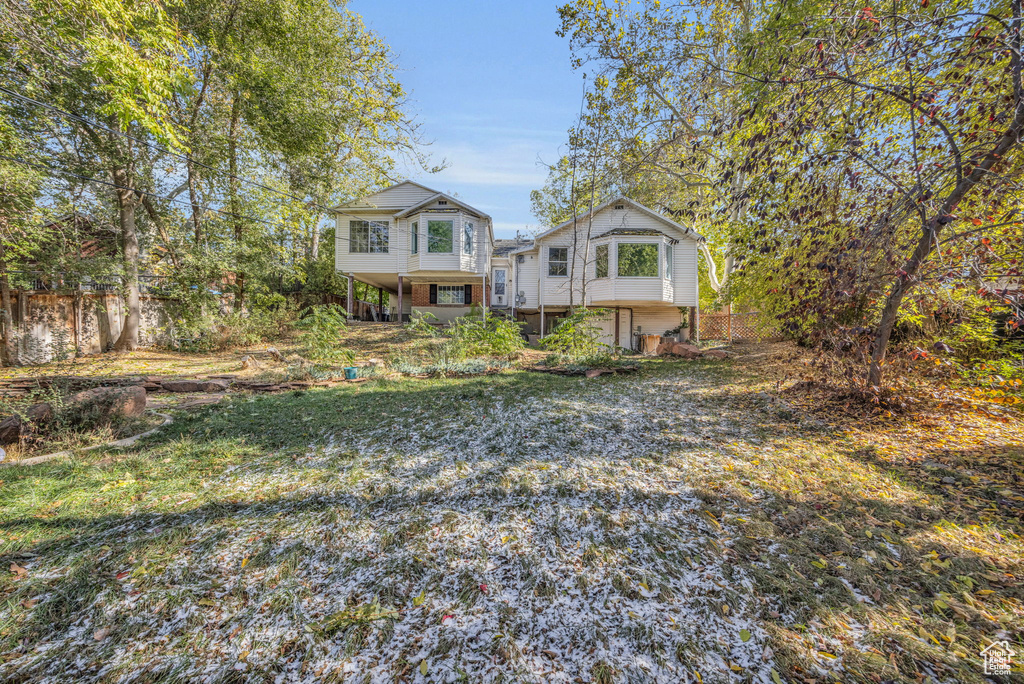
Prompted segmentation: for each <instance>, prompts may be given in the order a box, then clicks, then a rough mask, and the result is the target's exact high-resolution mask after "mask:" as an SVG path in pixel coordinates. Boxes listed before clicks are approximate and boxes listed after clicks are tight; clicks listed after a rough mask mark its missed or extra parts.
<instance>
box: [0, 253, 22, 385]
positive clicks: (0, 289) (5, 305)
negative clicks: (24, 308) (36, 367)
mask: <svg viewBox="0 0 1024 684" xmlns="http://www.w3.org/2000/svg"><path fill="white" fill-rule="evenodd" d="M0 305H2V309H3V310H2V312H0V323H2V324H3V344H2V345H0V366H17V365H18V350H17V348H16V347H15V345H14V305H13V304H12V303H11V282H10V280H8V276H7V254H6V252H5V248H4V241H3V240H2V239H0Z"/></svg>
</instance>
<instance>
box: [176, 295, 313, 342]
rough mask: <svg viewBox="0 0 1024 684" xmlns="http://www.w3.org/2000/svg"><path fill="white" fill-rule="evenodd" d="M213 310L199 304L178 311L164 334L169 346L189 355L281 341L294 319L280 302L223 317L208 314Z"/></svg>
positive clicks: (269, 302) (286, 304) (288, 308)
mask: <svg viewBox="0 0 1024 684" xmlns="http://www.w3.org/2000/svg"><path fill="white" fill-rule="evenodd" d="M213 307H214V305H212V304H209V303H206V305H204V304H203V303H202V302H196V307H195V308H192V309H190V308H188V307H185V306H183V307H181V309H180V311H179V314H180V315H179V316H178V317H177V318H176V319H175V321H174V323H173V324H172V325H171V326H169V330H168V331H167V332H168V334H167V337H168V338H170V343H171V346H172V347H173V348H175V349H178V350H180V351H189V352H205V351H219V350H222V349H229V348H231V347H249V346H252V345H255V344H260V343H261V342H267V341H269V340H274V339H277V338H279V337H281V336H282V335H283V334H284V332H285V331H286V330H287V329H288V327H289V326H290V325H291V324H292V321H293V320H294V319H295V308H294V307H293V306H290V305H289V304H288V303H287V302H286V301H285V300H284V299H283V298H281V299H280V300H274V301H266V302H265V303H264V305H254V306H253V307H252V308H251V309H249V310H247V311H231V312H229V313H226V314H222V313H219V312H217V313H216V314H211V313H210V310H211V309H212V308H213Z"/></svg>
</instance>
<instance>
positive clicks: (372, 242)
mask: <svg viewBox="0 0 1024 684" xmlns="http://www.w3.org/2000/svg"><path fill="white" fill-rule="evenodd" d="M389 232H390V222H389V221H349V222H348V251H349V252H352V253H356V254H387V253H388V233H389Z"/></svg>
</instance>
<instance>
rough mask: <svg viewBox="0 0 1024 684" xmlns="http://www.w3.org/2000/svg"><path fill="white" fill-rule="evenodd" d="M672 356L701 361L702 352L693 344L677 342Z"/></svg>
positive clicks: (673, 346) (674, 344)
mask: <svg viewBox="0 0 1024 684" xmlns="http://www.w3.org/2000/svg"><path fill="white" fill-rule="evenodd" d="M672 355H673V356H681V357H682V358H684V359H699V358H700V357H701V351H700V349H698V348H697V347H695V346H693V345H692V344H686V343H685V342H675V343H673V344H672Z"/></svg>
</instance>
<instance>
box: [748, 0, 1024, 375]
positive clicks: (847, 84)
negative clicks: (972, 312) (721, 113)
mask: <svg viewBox="0 0 1024 684" xmlns="http://www.w3.org/2000/svg"><path fill="white" fill-rule="evenodd" d="M980 9H981V10H983V11H979V9H976V8H974V7H973V6H971V5H968V4H964V3H956V2H940V3H935V4H930V3H928V2H923V3H921V2H904V3H896V4H894V5H891V6H886V7H885V8H884V9H882V8H879V9H872V8H870V7H869V8H864V9H862V10H856V11H853V10H850V9H849V8H848V7H847V6H841V5H833V4H830V3H820V2H806V3H789V4H787V5H785V6H784V7H783V8H782V10H781V11H780V12H778V13H777V14H776V15H775V16H774V17H773V18H772V19H771V20H770V21H768V22H766V23H765V25H764V26H763V27H762V28H761V29H760V30H759V31H758V33H757V35H755V36H751V38H750V40H749V41H748V42H747V44H746V45H745V54H744V60H743V62H742V64H741V66H740V70H741V72H742V73H743V76H744V78H745V79H747V83H748V86H747V89H746V94H747V98H748V101H749V102H750V107H749V108H747V109H746V110H745V111H744V112H743V115H742V120H743V121H744V124H743V125H742V126H734V127H732V129H731V130H730V132H729V134H728V135H729V137H730V138H731V139H732V140H733V141H734V142H735V143H737V144H739V145H740V146H741V147H742V148H743V149H744V150H745V154H744V155H743V157H742V162H741V164H740V165H739V166H738V167H737V170H743V171H744V172H746V173H748V174H752V175H755V176H756V177H757V178H758V181H757V182H756V183H755V184H754V186H753V187H751V188H748V190H747V191H746V194H747V195H748V196H749V198H750V202H751V206H752V207H754V209H753V213H754V214H755V216H756V218H757V219H758V222H759V223H760V224H761V227H760V228H758V229H756V230H753V231H752V232H749V233H748V234H747V242H746V246H745V257H746V262H747V265H748V266H750V265H753V264H755V263H756V262H757V260H758V259H759V258H762V257H761V256H760V255H761V254H763V253H764V252H765V251H766V250H768V251H770V250H772V249H778V248H783V249H786V248H793V247H796V248H798V249H799V248H800V247H801V245H807V244H809V245H811V247H812V249H811V250H809V252H807V253H806V254H805V256H806V259H805V260H803V261H802V262H798V260H797V259H791V260H790V262H789V263H784V266H785V267H786V268H785V270H783V271H782V273H780V274H778V275H779V280H778V281H776V283H775V285H776V287H782V288H786V289H788V290H789V291H790V292H792V293H795V292H797V290H800V289H802V290H803V293H802V296H794V297H793V301H792V303H791V310H792V311H793V312H794V313H798V314H799V313H801V312H802V313H803V314H804V315H807V316H811V317H818V318H820V319H821V322H822V323H823V324H825V325H829V324H835V323H837V322H843V317H842V316H841V315H836V314H837V313H840V312H844V311H845V312H853V313H854V314H855V315H854V316H852V317H849V319H848V321H846V322H849V321H853V322H854V325H859V326H862V327H865V326H866V327H867V328H868V332H869V333H870V334H869V335H868V336H867V337H868V339H870V348H869V350H868V351H869V353H870V364H869V368H868V371H867V374H866V381H867V384H868V385H869V386H875V387H877V386H879V385H880V384H881V380H882V367H883V364H884V361H885V357H886V352H887V349H888V345H889V340H890V338H891V336H892V332H893V329H894V327H895V325H896V323H897V320H898V318H899V315H900V313H901V309H902V306H903V304H904V302H905V300H906V298H907V296H908V294H910V293H913V292H917V293H919V294H921V295H924V294H925V291H926V290H927V289H928V288H932V289H933V291H934V289H935V288H951V287H957V286H962V284H964V283H966V282H969V281H973V282H975V283H976V284H977V286H978V287H982V288H983V289H984V287H985V285H984V283H985V282H986V281H991V280H992V279H993V277H994V276H997V275H998V272H993V271H991V270H990V269H988V268H985V264H988V265H998V267H999V268H1000V269H1003V270H1005V268H1006V266H1007V265H1008V262H1007V261H1005V260H1002V259H999V258H994V259H987V258H984V259H980V260H979V259H977V258H974V256H975V255H973V254H972V252H974V250H972V249H968V250H966V251H962V250H963V248H962V246H961V244H960V243H962V242H963V241H965V240H966V241H969V242H977V241H978V240H981V241H982V246H983V247H985V248H986V250H987V249H988V248H989V245H990V244H991V242H992V239H993V238H995V237H996V236H997V234H998V235H1000V236H1001V237H1002V238H1004V239H1006V240H1009V241H1010V244H1003V245H1001V246H1000V247H992V249H991V251H992V254H993V255H995V256H998V254H999V251H1000V250H1002V251H1003V252H1004V253H1005V251H1007V250H1009V251H1015V250H1019V249H1020V246H1021V242H1020V237H1019V236H1020V233H1019V231H1016V238H1014V237H1013V233H1014V231H1015V230H1016V228H1017V227H1019V225H1020V220H1021V218H1020V214H1019V212H1020V210H1021V207H1020V202H1019V199H1018V198H1019V197H1020V195H1019V182H1020V180H1021V171H1022V161H1024V160H1022V155H1021V151H1020V142H1019V141H1020V137H1021V134H1022V132H1024V97H1022V84H1021V63H1020V23H1021V17H1020V14H1021V6H1020V2H1019V0H1013V1H1012V2H1010V3H1003V2H994V3H991V4H990V5H989V6H988V7H984V8H980ZM839 184H841V185H842V186H844V188H845V189H844V191H842V192H839V191H838V190H837V185H839ZM822 198H828V199H827V200H826V201H825V202H822ZM1006 228H1010V231H1008V232H1007V231H1004V230H1003V229H1006ZM1018 253H1019V251H1018ZM937 254H938V255H939V256H940V258H941V261H940V262H938V263H935V262H933V259H934V258H935V257H936V255H937ZM798 263H799V267H797V264H798ZM1010 265H1012V262H1010ZM797 268H799V269H801V270H797ZM978 268H981V269H982V270H980V271H979V270H976V269H978ZM808 271H813V272H814V274H813V275H807V273H808ZM1011 271H1012V272H1015V271H1016V269H1015V268H1011ZM1004 275H1005V273H1004ZM787 279H788V280H790V281H791V282H788V283H787V282H786V280H787ZM780 281H781V282H780ZM807 283H815V286H814V287H811V288H806V287H804V286H805V285H806V284H807ZM1002 299H1003V300H1004V301H1008V300H1007V299H1006V298H1005V297H1003V298H1002ZM847 343H852V341H851V340H849V339H848V340H847Z"/></svg>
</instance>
